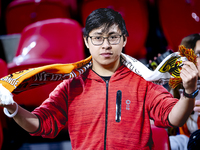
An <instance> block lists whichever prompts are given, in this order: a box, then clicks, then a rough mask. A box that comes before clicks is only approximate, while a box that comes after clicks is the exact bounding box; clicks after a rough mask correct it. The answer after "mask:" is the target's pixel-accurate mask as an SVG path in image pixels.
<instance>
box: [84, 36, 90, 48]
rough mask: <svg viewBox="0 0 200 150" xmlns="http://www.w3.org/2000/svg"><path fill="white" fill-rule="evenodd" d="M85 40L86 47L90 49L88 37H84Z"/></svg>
mask: <svg viewBox="0 0 200 150" xmlns="http://www.w3.org/2000/svg"><path fill="white" fill-rule="evenodd" d="M84 42H85V45H86V47H87V48H88V49H89V45H88V40H87V37H84Z"/></svg>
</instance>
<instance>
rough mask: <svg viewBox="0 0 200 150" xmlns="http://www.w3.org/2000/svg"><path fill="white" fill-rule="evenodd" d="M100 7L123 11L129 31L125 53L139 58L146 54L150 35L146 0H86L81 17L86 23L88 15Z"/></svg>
mask: <svg viewBox="0 0 200 150" xmlns="http://www.w3.org/2000/svg"><path fill="white" fill-rule="evenodd" d="M98 8H112V9H114V10H115V11H118V12H120V13H121V15H122V17H123V18H124V20H125V23H126V27H127V30H128V32H129V37H128V42H127V45H126V47H125V53H126V54H128V55H131V56H133V57H135V58H137V59H140V58H145V56H146V48H145V43H146V38H147V35H148V28H149V24H148V9H147V2H146V0H140V1H135V0H134V1H133V0H126V1H123V2H122V1H121V0H101V1H98V0H88V1H87V0H85V1H84V2H83V3H82V9H81V15H82V16H81V18H82V22H83V24H84V25H85V21H86V18H87V16H88V15H89V14H90V13H91V12H92V11H93V10H95V9H98Z"/></svg>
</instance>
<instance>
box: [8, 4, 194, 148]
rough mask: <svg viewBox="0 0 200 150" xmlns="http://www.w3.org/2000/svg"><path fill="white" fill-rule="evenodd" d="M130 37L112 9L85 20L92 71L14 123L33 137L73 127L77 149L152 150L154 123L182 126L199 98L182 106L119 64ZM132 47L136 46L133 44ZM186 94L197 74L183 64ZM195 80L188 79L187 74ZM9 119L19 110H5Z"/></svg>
mask: <svg viewBox="0 0 200 150" xmlns="http://www.w3.org/2000/svg"><path fill="white" fill-rule="evenodd" d="M127 36H128V32H127V30H126V26H125V22H124V20H123V18H122V16H121V15H120V14H119V13H118V12H116V11H114V10H112V9H107V8H102V9H97V10H95V11H93V12H92V13H91V14H90V15H89V16H88V18H87V20H86V25H85V30H84V41H85V44H86V46H87V48H88V49H89V51H90V53H91V55H92V66H91V67H90V68H89V69H88V70H87V71H86V72H85V73H84V74H82V75H80V76H78V77H76V78H73V79H69V80H64V81H63V82H62V83H61V84H59V85H58V86H57V87H56V89H55V90H54V91H53V92H52V93H51V94H50V96H49V98H48V99H47V100H45V101H44V103H43V104H42V105H41V106H39V107H38V108H36V109H35V110H34V111H33V112H28V111H26V110H24V109H23V108H21V107H19V111H18V113H17V114H16V116H15V117H14V119H15V121H16V122H17V123H18V124H19V125H20V126H22V127H23V128H24V129H25V130H26V131H28V132H30V134H31V135H35V136H38V135H40V136H43V137H48V138H53V137H55V136H56V135H57V134H58V133H59V131H61V129H62V128H63V127H64V126H65V124H66V123H67V122H68V129H69V134H70V139H71V144H72V147H73V149H81V150H85V149H140V150H141V149H145V150H147V149H151V148H152V146H153V141H152V137H151V126H150V121H149V119H150V118H151V119H153V120H154V121H155V125H157V126H162V127H170V126H172V125H174V126H181V125H183V124H184V122H185V121H186V120H187V118H188V116H189V115H190V113H191V112H192V110H193V107H194V100H195V99H194V97H192V98H189V97H186V96H184V97H181V98H180V100H179V101H178V100H177V99H175V98H173V97H172V95H171V94H170V93H168V92H167V90H166V89H165V88H163V87H162V86H159V85H155V84H153V83H152V82H148V81H146V80H144V79H143V78H142V77H141V76H139V75H137V74H135V73H134V72H132V71H131V70H129V69H128V68H127V67H125V66H124V65H123V64H122V63H121V60H120V55H121V52H122V49H123V47H125V45H126V42H127ZM130 42H133V44H134V41H130ZM184 64H185V65H184V66H183V69H182V71H181V78H182V80H183V86H184V87H185V92H186V93H189V94H190V93H193V92H194V91H195V90H196V88H197V85H196V82H197V76H198V71H197V69H196V67H195V65H194V64H193V63H191V62H184ZM189 73H190V74H191V75H188V74H189ZM5 107H6V108H7V109H8V111H9V112H10V113H13V112H14V111H15V107H14V106H10V105H9V106H5Z"/></svg>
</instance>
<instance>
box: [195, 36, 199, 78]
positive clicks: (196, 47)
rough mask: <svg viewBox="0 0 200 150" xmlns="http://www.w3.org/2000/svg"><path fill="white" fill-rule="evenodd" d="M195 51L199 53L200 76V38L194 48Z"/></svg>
mask: <svg viewBox="0 0 200 150" xmlns="http://www.w3.org/2000/svg"><path fill="white" fill-rule="evenodd" d="M194 52H195V53H196V54H197V56H198V57H197V67H198V71H199V77H200V40H198V41H197V42H196V46H195V48H194Z"/></svg>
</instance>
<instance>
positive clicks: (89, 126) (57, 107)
mask: <svg viewBox="0 0 200 150" xmlns="http://www.w3.org/2000/svg"><path fill="white" fill-rule="evenodd" d="M117 93H118V95H117ZM176 102H177V99H175V98H173V96H172V95H171V94H170V93H168V92H167V90H166V89H165V88H163V87H162V86H159V85H155V84H153V83H152V82H147V81H146V80H144V79H143V78H142V77H140V76H138V75H137V74H135V73H133V72H132V71H130V70H129V69H128V68H126V67H125V66H121V67H120V68H119V69H118V70H117V71H116V72H115V73H114V74H113V75H112V76H111V78H110V81H109V82H105V81H104V80H103V79H102V78H101V77H100V76H98V75H97V74H96V73H95V72H93V71H92V70H91V69H89V70H88V71H87V72H86V73H84V74H83V75H81V76H79V77H77V78H74V79H70V80H65V81H63V82H62V83H61V84H60V85H58V86H57V88H56V89H55V90H54V91H53V92H52V93H51V94H50V97H49V98H48V99H47V100H46V101H44V103H43V104H42V105H41V106H40V107H38V108H36V109H35V110H34V111H33V113H35V114H36V115H37V116H38V117H39V119H40V128H39V129H38V131H36V132H35V133H32V135H41V136H43V137H48V138H53V137H55V136H56V135H57V134H58V132H59V131H60V130H61V129H62V128H63V127H64V125H65V124H66V122H67V121H68V130H69V134H70V139H71V144H72V148H73V149H80V150H86V149H95V150H97V149H98V150H99V149H108V150H109V149H120V150H121V149H134V150H135V149H140V150H141V149H145V150H146V149H150V147H151V146H152V137H151V130H150V121H149V119H150V118H152V119H154V120H155V125H157V126H162V127H170V124H169V122H168V114H169V112H170V111H171V109H172V107H173V106H174V105H175V103H176Z"/></svg>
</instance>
